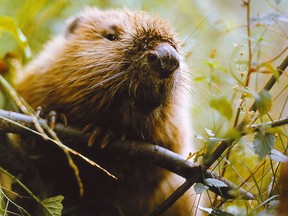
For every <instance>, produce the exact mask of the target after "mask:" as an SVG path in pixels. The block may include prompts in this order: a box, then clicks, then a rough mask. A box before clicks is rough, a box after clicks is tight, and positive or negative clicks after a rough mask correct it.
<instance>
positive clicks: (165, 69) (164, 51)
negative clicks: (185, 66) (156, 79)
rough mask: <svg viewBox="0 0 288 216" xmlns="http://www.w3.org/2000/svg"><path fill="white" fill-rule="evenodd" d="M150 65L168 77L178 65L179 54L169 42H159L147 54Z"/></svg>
mask: <svg viewBox="0 0 288 216" xmlns="http://www.w3.org/2000/svg"><path fill="white" fill-rule="evenodd" d="M147 60H148V63H149V64H150V66H151V67H152V68H153V69H154V70H155V71H158V72H159V73H160V75H161V76H163V77H168V76H169V75H170V74H172V73H173V72H174V71H175V70H176V69H177V68H179V65H180V56H179V54H178V53H177V52H176V50H175V49H174V48H173V47H172V46H171V45H169V44H167V43H163V44H159V45H158V46H157V47H156V48H155V50H153V51H150V52H149V53H148V54H147Z"/></svg>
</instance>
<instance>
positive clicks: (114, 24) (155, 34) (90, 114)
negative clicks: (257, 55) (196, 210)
mask: <svg viewBox="0 0 288 216" xmlns="http://www.w3.org/2000/svg"><path fill="white" fill-rule="evenodd" d="M109 34H113V35H115V36H116V38H115V40H113V41H110V40H108V39H107V38H106V37H107V35H109ZM161 43H167V44H169V45H170V46H172V47H173V48H174V49H175V50H176V51H177V52H178V53H179V52H180V48H181V47H180V46H179V44H178V42H177V40H176V39H175V35H174V33H173V30H172V29H170V27H169V25H168V24H167V23H166V22H165V21H163V20H161V19H159V18H155V17H151V16H149V15H148V14H146V13H144V12H131V11H122V10H119V11H117V10H108V11H101V10H98V9H91V8H90V9H86V10H85V11H84V12H82V13H81V14H80V15H78V16H77V17H75V18H72V19H71V20H70V22H69V24H68V25H67V27H66V31H65V32H64V33H63V34H61V35H59V36H57V37H55V38H53V39H52V40H51V41H50V42H48V44H47V45H46V47H45V48H44V50H43V51H42V52H41V53H40V55H39V56H38V57H37V58H36V59H35V60H34V61H32V62H31V63H30V64H29V65H28V66H27V67H26V68H25V77H24V78H23V79H22V80H20V81H19V82H18V83H17V84H16V89H17V91H18V92H19V93H20V94H21V95H22V96H23V97H24V99H25V100H26V101H27V102H28V103H29V104H30V105H31V106H32V107H33V108H36V107H37V106H41V107H43V109H44V110H45V111H46V112H49V111H51V110H55V111H57V112H58V113H65V115H66V116H67V118H68V124H69V125H72V126H76V127H79V128H83V127H85V126H86V125H87V124H92V125H93V126H95V127H100V128H101V129H102V130H104V131H112V133H113V135H114V138H115V139H120V137H122V136H123V135H124V136H125V137H126V139H128V140H133V141H143V142H148V143H153V144H157V145H161V146H163V147H165V148H168V149H170V150H173V151H175V152H177V153H183V152H185V154H186V155H187V154H188V150H191V149H190V148H191V144H190V133H189V132H188V131H189V128H190V125H189V116H188V111H189V110H188V106H187V103H186V102H185V97H184V94H185V90H184V89H185V83H184V82H183V80H184V79H187V78H186V77H185V74H184V73H183V68H185V65H184V64H183V62H182V61H181V62H180V68H179V69H177V71H175V72H174V73H173V75H171V76H169V77H168V78H165V79H163V78H161V77H160V75H159V73H158V72H157V71H154V70H153V69H151V67H150V66H149V64H148V63H147V59H146V57H145V56H146V54H147V53H148V52H149V51H151V50H153V49H155V47H156V46H157V45H159V44H161ZM179 55H180V54H179ZM79 145H80V144H78V143H77V144H75V143H74V144H73V145H72V146H73V147H74V148H75V149H77V150H78V151H80V152H82V153H83V154H85V155H87V156H89V157H90V158H92V159H94V160H96V161H97V162H99V163H100V165H102V166H104V167H105V168H107V169H108V170H109V171H111V172H112V173H114V174H115V175H116V176H117V177H119V180H117V181H115V180H113V179H111V178H110V177H108V176H106V175H105V174H103V173H101V172H99V171H98V170H96V169H95V168H93V167H90V166H89V165H87V164H85V162H83V161H81V160H80V159H79V158H75V160H76V163H77V165H78V166H79V169H80V176H81V177H82V179H83V182H84V187H85V188H84V189H85V196H84V198H79V196H78V190H77V183H76V181H75V178H74V173H73V171H72V170H71V169H70V168H69V166H68V164H67V161H65V160H66V158H65V156H64V154H63V153H62V152H61V150H59V149H58V148H57V147H55V146H53V145H51V144H50V145H49V144H48V145H40V146H39V144H38V143H37V145H35V146H33V148H36V152H37V155H41V157H40V159H36V160H35V166H36V167H37V168H38V170H39V172H40V175H41V176H42V178H43V181H44V182H46V186H47V187H48V188H49V190H48V191H47V193H45V196H53V195H57V194H59V193H62V194H64V196H65V200H64V207H66V210H65V211H66V214H67V215H72V213H71V212H69V208H70V207H71V206H77V205H80V206H83V205H84V209H85V211H87V212H86V214H85V215H102V214H103V215H117V214H118V213H119V212H121V211H123V213H124V214H125V215H146V214H147V213H148V212H149V211H151V210H152V209H153V208H154V207H155V206H157V204H159V203H161V202H162V201H163V200H164V199H165V198H167V196H168V195H170V193H172V192H173V191H174V190H175V189H176V187H178V186H179V185H180V182H181V178H179V177H176V176H174V175H172V174H170V173H168V172H166V171H164V170H162V169H160V168H157V167H154V166H150V165H147V164H146V163H141V161H130V159H129V158H121V157H117V155H116V156H115V155H114V156H111V155H109V154H106V153H100V154H99V153H98V152H99V151H96V150H95V149H94V148H89V147H87V146H85V145H84V144H81V145H80V146H79ZM95 148H96V147H95ZM27 149H30V150H28V151H31V146H30V147H27ZM94 150H95V151H94ZM34 151H35V149H34ZM47 160H49V161H47ZM50 160H51V161H53V162H54V163H53V164H52V163H51V161H50ZM55 163H57V166H55ZM43 170H45V171H44V172H43ZM32 187H33V186H32ZM91 202H92V204H91V205H89V203H91ZM85 206H86V207H85ZM87 206H89V207H87ZM91 206H92V207H93V208H95V209H93V208H91ZM190 208H191V205H189V209H188V208H187V211H189V210H190ZM119 209H121V210H119ZM183 209H185V207H184V202H179V203H178V205H175V206H174V208H172V209H171V210H170V213H169V212H168V213H167V215H179V214H180V212H182V210H183ZM94 211H95V212H94ZM74 212H77V210H75V211H74ZM79 212H81V211H80V210H79ZM112 212H114V213H112ZM172 212H173V213H172ZM184 212H185V210H184ZM82 213H83V212H82ZM75 215H77V213H75Z"/></svg>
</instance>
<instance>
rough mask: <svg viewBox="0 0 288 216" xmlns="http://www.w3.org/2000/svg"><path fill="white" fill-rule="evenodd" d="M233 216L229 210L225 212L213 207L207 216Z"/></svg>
mask: <svg viewBox="0 0 288 216" xmlns="http://www.w3.org/2000/svg"><path fill="white" fill-rule="evenodd" d="M210 215H211V216H234V215H233V214H230V213H229V212H225V211H223V210H220V209H215V208H213V211H212V213H211V214H209V216H210Z"/></svg>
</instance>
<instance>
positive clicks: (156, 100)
mask: <svg viewBox="0 0 288 216" xmlns="http://www.w3.org/2000/svg"><path fill="white" fill-rule="evenodd" d="M167 90H168V89H167V86H165V85H160V86H158V88H157V87H155V86H152V85H144V84H142V85H140V86H138V88H137V91H136V94H135V95H134V101H135V105H136V107H137V108H138V109H140V110H145V111H150V110H153V109H156V108H157V107H159V106H160V105H161V104H163V103H165V101H166V100H167V98H168V95H169V92H168V91H167Z"/></svg>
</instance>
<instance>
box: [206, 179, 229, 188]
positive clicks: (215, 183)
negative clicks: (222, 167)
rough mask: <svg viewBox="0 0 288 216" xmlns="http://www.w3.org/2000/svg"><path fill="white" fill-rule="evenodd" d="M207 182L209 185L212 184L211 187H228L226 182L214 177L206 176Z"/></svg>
mask: <svg viewBox="0 0 288 216" xmlns="http://www.w3.org/2000/svg"><path fill="white" fill-rule="evenodd" d="M205 182H206V184H207V185H209V186H211V187H217V188H219V187H228V186H227V185H226V184H225V183H224V182H222V181H220V180H218V179H214V178H206V179H205Z"/></svg>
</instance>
